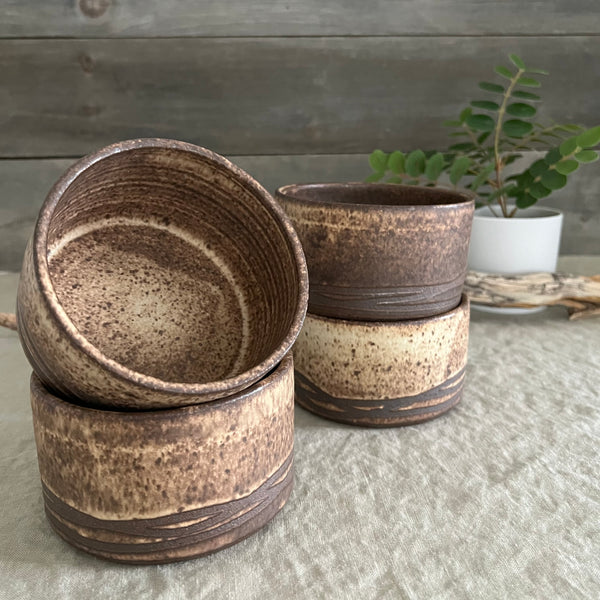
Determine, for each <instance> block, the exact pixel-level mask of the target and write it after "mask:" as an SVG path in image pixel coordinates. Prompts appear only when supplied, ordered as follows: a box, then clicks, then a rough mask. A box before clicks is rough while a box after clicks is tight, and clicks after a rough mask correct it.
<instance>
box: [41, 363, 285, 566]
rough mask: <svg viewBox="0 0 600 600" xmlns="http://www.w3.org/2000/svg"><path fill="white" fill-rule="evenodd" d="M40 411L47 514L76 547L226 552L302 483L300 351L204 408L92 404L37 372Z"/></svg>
mask: <svg viewBox="0 0 600 600" xmlns="http://www.w3.org/2000/svg"><path fill="white" fill-rule="evenodd" d="M31 406H32V410H33V427H34V433H35V441H36V446H37V454H38V463H39V468H40V476H41V480H42V490H43V497H44V506H45V509H46V516H47V517H48V520H49V521H50V524H51V525H52V527H53V529H54V530H55V531H56V532H57V533H58V534H59V535H60V536H61V537H63V538H64V539H65V540H66V541H67V542H69V543H70V544H72V545H74V546H76V547H77V548H79V549H81V550H84V551H86V552H89V553H91V554H95V555H97V556H100V557H103V558H106V559H110V560H114V561H119V562H126V563H136V564H144V563H164V562H171V561H178V560H185V559H188V558H193V557H196V556H201V555H203V554H207V553H210V552H215V551H216V550H220V549H222V548H225V547H227V546H230V545H231V544H234V543H236V542H238V541H240V540H242V539H244V538H245V537H247V536H248V535H250V534H252V533H254V532H256V531H258V530H259V529H260V528H261V527H262V526H263V525H265V524H266V523H267V522H268V521H270V520H271V519H272V518H273V517H274V516H275V514H277V512H279V510H280V509H281V508H282V506H283V505H284V504H285V502H286V500H287V498H288V496H289V494H290V492H291V489H292V485H293V445H294V377H293V361H292V357H291V355H290V354H288V356H286V357H285V358H284V359H283V361H282V362H281V364H280V365H279V366H278V367H277V368H276V369H275V370H274V371H273V372H272V373H270V374H269V375H268V376H267V377H265V378H264V379H262V380H261V381H260V382H259V383H257V384H255V385H254V386H252V387H250V388H249V389H247V390H244V391H243V392H241V393H239V394H236V395H234V396H232V397H231V398H225V399H221V400H215V401H214V402H208V403H204V404H199V405H196V406H186V407H180V408H175V409H170V410H158V411H113V410H108V409H103V410H98V409H93V408H87V407H83V406H78V405H76V404H73V403H71V402H67V401H65V400H63V399H61V398H59V397H58V396H55V395H54V394H52V393H50V392H49V391H48V390H47V389H46V388H45V387H44V386H43V385H42V383H41V382H40V380H39V379H38V377H37V376H36V375H35V374H34V375H33V376H32V378H31Z"/></svg>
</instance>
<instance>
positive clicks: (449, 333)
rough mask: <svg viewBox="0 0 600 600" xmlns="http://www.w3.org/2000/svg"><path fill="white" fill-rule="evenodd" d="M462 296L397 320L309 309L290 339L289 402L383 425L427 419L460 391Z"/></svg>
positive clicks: (465, 305)
mask: <svg viewBox="0 0 600 600" xmlns="http://www.w3.org/2000/svg"><path fill="white" fill-rule="evenodd" d="M468 335H469V301H468V299H467V298H466V296H463V298H462V301H461V303H460V305H459V306H458V307H457V308H455V309H453V310H451V311H448V312H446V313H444V314H442V315H438V316H436V317H428V318H426V319H415V320H409V321H397V322H395V323H394V322H379V323H377V322H369V321H362V322H361V321H346V320H342V319H330V318H328V317H321V316H316V315H311V314H310V313H309V314H308V315H307V316H306V320H305V322H304V327H303V328H302V331H301V332H300V335H299V336H298V339H297V340H296V344H295V345H294V360H295V364H296V401H297V402H298V403H299V404H300V405H301V406H303V407H304V408H307V409H308V410H310V411H312V412H314V413H316V414H318V415H320V416H322V417H326V418H328V419H332V420H334V421H340V422H342V423H349V424H352V425H363V426H367V427H389V426H398V425H411V424H414V423H420V422H422V421H428V420H430V419H432V418H434V417H437V416H439V415H441V414H443V413H444V412H446V411H448V410H450V409H451V408H452V407H453V406H455V405H456V404H457V403H458V402H459V401H460V398H461V396H462V389H463V382H464V376H465V366H466V363H467V346H468Z"/></svg>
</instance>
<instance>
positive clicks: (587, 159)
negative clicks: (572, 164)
mask: <svg viewBox="0 0 600 600" xmlns="http://www.w3.org/2000/svg"><path fill="white" fill-rule="evenodd" d="M575 158H576V159H577V160H578V161H579V162H582V163H591V162H594V161H596V160H598V153H597V152H594V150H582V151H581V152H578V153H577V154H576V155H575Z"/></svg>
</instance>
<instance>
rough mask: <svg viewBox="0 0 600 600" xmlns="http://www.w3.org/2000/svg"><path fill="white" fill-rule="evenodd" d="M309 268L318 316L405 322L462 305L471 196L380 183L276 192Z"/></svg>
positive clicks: (310, 186)
mask: <svg viewBox="0 0 600 600" xmlns="http://www.w3.org/2000/svg"><path fill="white" fill-rule="evenodd" d="M276 199H277V200H278V201H279V202H280V204H281V205H282V206H283V208H284V210H285V211H286V213H287V214H288V216H289V217H290V219H291V221H292V224H293V226H294V228H295V229H296V231H297V233H298V236H299V237H300V241H301V242H302V246H303V248H304V252H305V255H306V262H307V265H308V274H309V279H310V298H309V307H308V311H309V312H310V313H311V314H314V315H322V316H327V317H334V318H341V319H356V320H365V321H397V320H401V319H416V318H422V317H429V316H433V315H436V314H441V313H444V312H446V311H448V310H451V309H452V308H455V307H456V306H457V305H458V303H459V302H460V295H461V292H462V286H463V283H464V279H465V275H466V272H467V255H468V249H469V238H470V235H471V222H472V219H473V211H474V199H473V196H472V195H471V194H469V193H467V192H458V191H453V190H446V189H442V188H424V187H417V186H403V185H395V184H375V183H319V184H303V185H288V186H284V187H281V188H279V189H278V190H277V192H276Z"/></svg>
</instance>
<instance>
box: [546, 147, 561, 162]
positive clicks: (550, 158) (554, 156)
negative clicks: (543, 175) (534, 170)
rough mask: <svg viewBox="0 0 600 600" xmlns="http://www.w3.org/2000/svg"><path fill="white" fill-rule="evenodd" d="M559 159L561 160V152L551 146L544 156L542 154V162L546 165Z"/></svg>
mask: <svg viewBox="0 0 600 600" xmlns="http://www.w3.org/2000/svg"><path fill="white" fill-rule="evenodd" d="M560 160H562V154H561V153H560V150H559V149H558V148H552V150H548V152H547V153H546V156H544V162H545V163H546V164H547V165H555V164H556V163H557V162H559V161H560Z"/></svg>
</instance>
